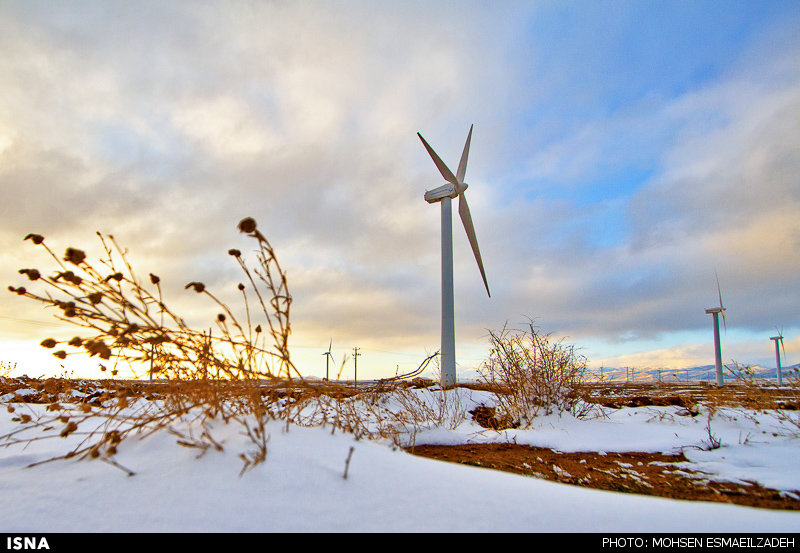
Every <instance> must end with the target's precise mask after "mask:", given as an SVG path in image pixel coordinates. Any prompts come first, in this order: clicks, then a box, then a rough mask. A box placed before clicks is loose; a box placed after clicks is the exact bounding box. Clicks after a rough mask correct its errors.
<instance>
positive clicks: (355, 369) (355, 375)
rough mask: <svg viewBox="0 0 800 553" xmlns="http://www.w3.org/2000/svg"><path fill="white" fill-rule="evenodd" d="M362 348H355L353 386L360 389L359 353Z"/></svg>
mask: <svg viewBox="0 0 800 553" xmlns="http://www.w3.org/2000/svg"><path fill="white" fill-rule="evenodd" d="M359 349H361V348H357V347H355V348H353V384H354V385H355V387H356V388H358V356H359V355H361V354H360V353H358V350H359Z"/></svg>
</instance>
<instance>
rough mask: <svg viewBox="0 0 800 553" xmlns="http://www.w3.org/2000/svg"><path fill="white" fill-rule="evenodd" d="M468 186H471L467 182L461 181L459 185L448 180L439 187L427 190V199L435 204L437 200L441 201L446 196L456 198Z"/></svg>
mask: <svg viewBox="0 0 800 553" xmlns="http://www.w3.org/2000/svg"><path fill="white" fill-rule="evenodd" d="M467 188H469V185H468V184H467V183H465V182H462V183H459V184H458V185H455V184H452V183H449V182H446V183H444V184H443V185H442V186H440V187H438V188H434V189H433V190H428V191H426V192H425V201H426V202H428V203H429V204H435V203H436V202H441V201H442V200H444V199H445V198H452V199H455V198H457V197H458V195H459V194H461V193H462V192H464V190H466V189H467Z"/></svg>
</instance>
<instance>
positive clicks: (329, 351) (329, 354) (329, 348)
mask: <svg viewBox="0 0 800 553" xmlns="http://www.w3.org/2000/svg"><path fill="white" fill-rule="evenodd" d="M331 347H333V338H331V343H330V344H329V345H328V351H326V352H325V353H323V354H322V355H324V356H325V380H326V381H327V380H328V367H329V365H330V361H331V357H332V355H331Z"/></svg>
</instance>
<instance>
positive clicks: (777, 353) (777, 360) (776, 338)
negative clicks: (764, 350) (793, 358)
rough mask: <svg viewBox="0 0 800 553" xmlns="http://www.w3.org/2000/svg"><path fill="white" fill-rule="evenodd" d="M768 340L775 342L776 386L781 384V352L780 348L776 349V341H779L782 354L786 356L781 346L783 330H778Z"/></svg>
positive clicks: (784, 349)
mask: <svg viewBox="0 0 800 553" xmlns="http://www.w3.org/2000/svg"><path fill="white" fill-rule="evenodd" d="M776 330H777V329H776ZM770 340H772V341H773V342H775V363H776V370H777V372H778V386H781V385H783V377H782V375H781V352H780V349H778V342H780V343H781V348H782V349H783V356H784V357H786V348H784V347H783V332H782V331H780V330H778V335H777V336H771V337H770Z"/></svg>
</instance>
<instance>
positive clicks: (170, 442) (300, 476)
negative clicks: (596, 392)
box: [0, 389, 800, 533]
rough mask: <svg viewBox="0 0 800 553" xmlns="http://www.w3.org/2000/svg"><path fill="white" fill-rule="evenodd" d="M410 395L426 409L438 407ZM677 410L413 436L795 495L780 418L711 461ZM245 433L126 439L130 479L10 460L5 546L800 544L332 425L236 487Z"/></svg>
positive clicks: (18, 449) (122, 457)
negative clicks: (57, 540)
mask: <svg viewBox="0 0 800 553" xmlns="http://www.w3.org/2000/svg"><path fill="white" fill-rule="evenodd" d="M414 393H417V394H420V398H421V400H424V401H428V402H432V403H435V402H436V401H437V398H438V397H441V392H432V391H430V390H420V391H417V392H414ZM448 394H457V396H451V397H450V399H449V405H451V406H452V405H458V406H459V408H460V409H469V408H471V407H472V406H474V405H477V404H480V403H489V402H490V401H491V397H490V396H489V395H488V394H486V393H485V392H476V391H470V390H466V389H458V390H457V391H452V392H448ZM4 399H5V401H9V398H8V397H5V398H4ZM4 407H5V406H4ZM18 407H19V408H18V409H17V411H16V413H15V414H11V413H8V412H7V410H6V409H5V408H3V409H2V410H0V435H2V434H6V433H7V432H9V431H11V430H13V429H15V428H18V426H19V424H18V423H16V422H12V421H11V418H12V417H13V416H15V415H19V413H20V412H22V411H21V410H22V409H23V408H24V409H28V408H32V409H34V410H38V411H37V412H44V407H45V406H43V405H40V406H24V407H21V406H19V405H18ZM678 410H679V408H677V407H640V408H624V409H619V410H608V411H606V412H605V414H604V415H603V416H599V417H596V418H593V419H590V420H586V419H581V420H579V419H576V418H574V417H572V416H569V415H561V416H558V415H551V416H547V417H542V418H540V419H539V420H538V421H537V423H536V425H535V428H532V429H528V430H514V431H504V432H495V431H488V430H486V429H483V428H481V427H479V426H477V425H476V424H475V423H474V422H473V421H471V420H469V418H467V419H466V420H463V421H459V419H458V418H452V419H450V421H449V423H446V424H443V425H440V426H435V425H429V426H428V427H427V428H418V429H417V432H416V434H415V437H414V439H416V443H417V444H422V443H445V444H448V443H449V444H452V443H466V442H489V441H494V442H496V441H501V442H505V441H512V442H516V443H520V444H531V445H537V446H546V447H551V448H554V449H558V450H561V451H582V450H584V451H653V452H675V451H676V450H680V449H681V448H683V449H684V451H685V453H686V455H687V457H688V458H689V459H690V460H691V461H692V463H693V464H694V468H695V469H700V470H702V471H705V472H708V473H709V474H712V475H714V477H716V478H722V479H734V480H736V479H739V480H740V479H748V480H755V481H758V482H759V483H761V484H763V485H764V486H768V487H771V488H775V489H779V490H786V491H787V492H788V493H792V492H793V491H796V490H800V471H798V469H797V463H798V460H800V438H799V437H798V434H800V432H798V428H797V427H794V426H791V425H786V424H785V423H781V422H780V421H779V420H778V419H777V418H776V417H775V416H774V413H755V412H744V411H741V410H723V411H721V412H719V413H717V414H716V415H715V416H714V418H713V419H711V426H710V429H711V433H712V435H713V436H714V437H715V438H717V439H719V440H721V443H722V445H721V447H720V448H718V449H714V450H708V451H707V450H704V448H703V446H704V445H705V444H706V443H707V442H708V439H709V430H708V428H709V427H708V426H707V424H708V418H707V417H705V416H703V415H700V416H698V417H694V418H693V417H687V416H680V415H679V414H678ZM26 412H27V411H26ZM242 430H243V428H242V426H240V425H238V424H235V423H229V424H225V423H223V422H221V421H219V422H215V424H214V426H213V429H212V433H213V436H214V438H215V439H216V440H217V441H219V442H220V443H221V444H222V445H223V446H224V449H223V451H215V450H210V451H208V452H207V453H206V454H205V455H203V456H201V457H199V458H197V455H198V450H197V449H193V448H186V447H180V446H178V445H176V443H175V442H176V438H175V436H174V435H173V434H170V433H169V432H167V431H160V432H157V433H155V434H152V435H150V436H148V437H146V438H143V439H138V438H134V439H128V440H125V441H123V442H122V444H121V445H120V447H119V452H118V454H117V455H116V460H117V462H118V463H119V464H120V465H123V466H124V467H126V468H128V469H130V470H131V471H133V472H135V475H134V476H128V475H127V474H126V473H125V472H124V471H123V470H120V469H119V468H117V467H114V466H112V465H110V464H108V463H104V462H102V461H101V460H93V461H85V460H84V461H81V460H67V461H56V462H51V463H45V464H40V465H37V466H35V467H31V468H26V466H27V465H29V464H31V463H34V462H37V461H41V460H44V459H47V458H49V457H52V456H54V455H60V454H63V453H65V452H66V451H67V448H68V447H69V446H70V444H74V443H75V440H77V439H79V436H77V435H75V434H73V435H71V436H69V437H68V438H65V439H62V438H55V439H44V440H39V441H34V442H31V443H29V444H28V445H27V446H23V445H20V444H17V445H14V446H10V447H5V448H0V497H1V498H2V501H0V532H29V533H32V532H193V533H205V532H226V533H236V532H578V533H588V532H602V533H610V532H614V533H618V532H708V533H727V532H736V533H739V532H758V533H770V532H798V531H800V512H787V511H775V510H765V509H754V508H749V507H740V506H734V505H727V504H718V503H700V502H688V501H678V500H670V499H663V498H655V497H646V496H638V495H632V494H620V493H613V492H608V491H599V490H592V489H586V488H580V487H575V486H569V485H565V484H559V483H554V482H549V481H545V480H540V479H536V478H532V477H525V476H518V475H513V474H508V473H502V472H497V471H493V470H489V469H482V468H478V467H471V466H464V465H457V464H451V463H444V462H439V461H433V460H429V459H424V458H420V457H415V456H412V455H410V454H408V453H405V452H404V451H403V450H402V449H400V448H398V447H396V446H393V445H392V444H391V443H389V442H386V441H380V440H379V441H369V440H366V439H361V440H356V439H355V437H354V436H353V435H351V434H345V433H342V432H340V431H336V432H332V427H331V426H330V425H328V426H326V427H310V428H307V427H300V426H296V425H289V426H288V427H287V425H286V424H284V423H281V422H272V423H270V425H269V426H268V433H269V442H268V454H267V458H266V461H265V462H264V463H262V464H260V465H258V466H256V467H255V468H254V469H252V470H250V471H248V472H245V473H244V474H243V475H242V476H241V477H240V476H239V472H240V470H241V467H242V463H241V460H240V459H239V458H238V455H239V454H240V453H242V452H246V451H248V450H250V449H252V443H251V442H249V440H248V438H247V437H245V436H244V435H243V434H242ZM56 431H57V429H56ZM408 439H412V438H411V436H409V438H408ZM351 448H352V452H351ZM348 457H349V463H348ZM345 470H346V471H347V478H344V475H345Z"/></svg>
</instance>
